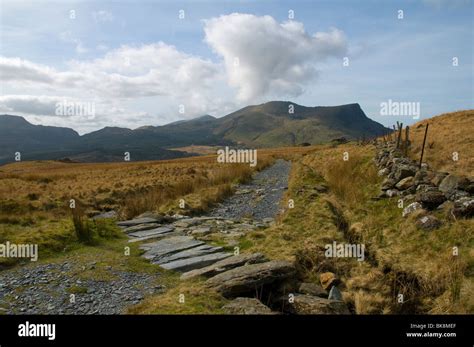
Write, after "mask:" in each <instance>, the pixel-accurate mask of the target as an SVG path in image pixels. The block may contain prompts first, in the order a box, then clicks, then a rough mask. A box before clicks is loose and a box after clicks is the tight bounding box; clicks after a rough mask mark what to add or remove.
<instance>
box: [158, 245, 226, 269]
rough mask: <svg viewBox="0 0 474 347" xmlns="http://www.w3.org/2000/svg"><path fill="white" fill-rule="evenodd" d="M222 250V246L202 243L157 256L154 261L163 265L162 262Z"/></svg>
mask: <svg viewBox="0 0 474 347" xmlns="http://www.w3.org/2000/svg"><path fill="white" fill-rule="evenodd" d="M220 251H222V247H213V246H210V245H206V244H204V245H200V246H197V247H193V248H190V249H186V250H184V251H181V252H178V253H173V254H170V255H166V256H164V257H161V258H158V259H157V258H155V259H154V260H153V262H152V263H153V264H160V265H161V264H165V263H169V262H172V261H176V260H180V259H187V258H194V257H198V256H201V255H206V254H211V253H216V252H220Z"/></svg>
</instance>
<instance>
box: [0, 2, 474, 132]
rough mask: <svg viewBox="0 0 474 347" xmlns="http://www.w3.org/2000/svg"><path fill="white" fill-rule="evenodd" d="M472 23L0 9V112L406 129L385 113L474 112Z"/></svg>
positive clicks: (276, 8)
mask: <svg viewBox="0 0 474 347" xmlns="http://www.w3.org/2000/svg"><path fill="white" fill-rule="evenodd" d="M382 4H383V5H382ZM473 18H474V0H400V1H395V0H394V1H390V0H386V1H383V2H382V1H380V0H379V1H375V0H345V1H342V0H333V1H327V0H326V1H317V0H316V1H314V0H313V1H277V0H274V1H264V0H260V1H225V0H224V1H217V0H212V1H210V0H194V1H151V0H147V1H143V0H137V1H131V0H130V1H129V0H119V1H111V2H109V1H42V0H36V1H22V0H14V1H10V0H2V1H1V2H0V25H1V29H0V81H1V84H0V113H2V114H3V113H6V114H14V115H21V116H24V117H25V118H26V119H27V120H29V121H30V122H32V123H34V124H42V125H54V126H65V127H70V128H73V129H75V130H76V131H78V132H79V133H81V134H83V133H87V132H91V131H94V130H98V129H100V128H103V127H105V126H119V127H127V128H132V129H133V128H137V127H140V126H143V125H163V124H166V123H170V122H173V121H176V120H182V119H191V118H194V117H197V116H201V115H205V114H210V115H213V116H216V117H221V116H224V115H226V114H228V113H231V112H233V111H236V110H238V109H240V108H242V107H245V106H247V105H249V104H252V105H253V104H260V103H264V102H268V101H272V100H285V101H292V102H294V103H297V104H300V105H304V106H333V105H342V104H348V103H359V104H360V105H361V107H362V109H363V110H364V111H365V113H366V114H367V115H368V116H369V117H370V118H372V119H374V120H376V121H378V122H380V123H382V124H384V125H387V126H390V125H392V124H394V123H395V122H396V121H397V120H399V121H402V122H404V124H411V123H413V122H415V121H417V119H416V118H417V116H418V113H414V112H412V110H411V109H405V111H406V112H405V113H403V112H402V113H397V111H396V110H394V109H392V111H391V112H388V113H387V112H382V109H383V107H382V105H387V103H389V102H390V103H391V105H395V104H397V103H405V105H408V103H409V105H413V106H415V105H417V106H419V110H420V112H419V116H420V117H419V118H420V119H423V118H429V117H432V116H434V115H437V114H441V113H444V112H452V111H456V110H461V109H473V108H474V105H473V103H474V64H473V63H474V61H473V60H474V59H473V47H474V24H473V23H474V20H473ZM61 106H64V107H61ZM413 109H416V108H415V107H414V108H413Z"/></svg>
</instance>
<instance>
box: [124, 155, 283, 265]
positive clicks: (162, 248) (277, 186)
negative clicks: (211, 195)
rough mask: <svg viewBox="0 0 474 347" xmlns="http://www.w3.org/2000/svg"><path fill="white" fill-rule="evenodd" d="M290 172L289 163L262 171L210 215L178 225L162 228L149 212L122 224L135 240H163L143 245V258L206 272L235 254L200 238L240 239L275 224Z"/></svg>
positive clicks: (182, 220) (179, 219)
mask: <svg viewBox="0 0 474 347" xmlns="http://www.w3.org/2000/svg"><path fill="white" fill-rule="evenodd" d="M290 168H291V164H290V163H289V162H288V161H284V160H281V159H279V160H277V161H276V162H275V164H273V165H272V166H270V167H268V168H266V169H264V170H262V171H260V172H258V173H256V174H255V176H254V179H253V180H252V182H250V183H248V184H241V185H239V186H238V187H237V188H236V192H235V194H234V195H233V196H231V197H230V198H228V199H227V200H225V201H224V202H223V203H221V204H219V205H218V206H217V207H216V208H215V209H213V210H212V211H211V212H210V214H209V215H208V216H201V217H195V218H188V217H185V216H180V215H175V216H173V218H174V219H175V221H174V222H172V223H168V224H165V225H160V223H159V222H160V221H159V219H158V218H159V217H157V218H153V214H148V215H147V214H145V215H142V216H139V217H138V218H136V219H133V220H128V221H121V222H118V223H117V225H118V226H120V227H121V228H122V229H123V231H124V232H125V233H127V234H128V236H129V237H130V242H137V241H145V240H151V239H158V240H155V241H153V242H149V243H144V244H142V245H141V246H140V248H141V249H143V250H144V251H145V253H144V255H143V256H144V257H145V258H146V259H149V260H150V261H151V262H152V263H153V264H159V265H160V266H161V267H163V268H165V269H168V270H175V271H181V272H186V271H191V270H196V269H200V268H204V267H206V266H209V265H212V264H213V263H215V262H218V261H221V260H223V259H226V258H228V257H231V256H232V255H233V253H229V252H225V251H224V250H223V248H222V247H213V246H211V245H209V244H206V243H205V242H204V241H202V240H199V239H197V238H200V237H202V236H205V235H207V234H212V233H222V234H227V235H228V236H229V237H230V238H232V237H233V238H238V237H241V236H243V235H245V233H247V232H249V231H252V230H255V229H257V228H261V227H267V226H269V225H270V224H271V223H272V222H273V217H275V216H276V215H277V214H278V212H279V210H280V201H281V198H282V196H283V194H284V192H285V190H286V189H287V188H288V175H289V172H290ZM246 218H247V219H246Z"/></svg>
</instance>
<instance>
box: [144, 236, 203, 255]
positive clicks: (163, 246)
mask: <svg viewBox="0 0 474 347" xmlns="http://www.w3.org/2000/svg"><path fill="white" fill-rule="evenodd" d="M202 244H204V242H203V241H199V240H196V239H194V238H192V237H189V236H174V237H169V238H166V239H163V240H160V241H156V242H152V243H146V244H144V245H141V246H140V249H144V250H146V253H145V254H144V255H143V257H144V258H146V259H155V258H159V257H163V256H164V255H166V254H171V253H176V252H179V251H183V250H185V249H188V248H193V247H196V246H200V245H202Z"/></svg>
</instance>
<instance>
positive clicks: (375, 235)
mask: <svg viewBox="0 0 474 347" xmlns="http://www.w3.org/2000/svg"><path fill="white" fill-rule="evenodd" d="M469 117H471V118H472V111H463V112H458V113H454V114H450V115H442V116H440V117H436V118H433V119H432V120H431V123H430V133H429V140H428V141H429V142H434V143H433V144H431V145H430V147H431V148H429V149H427V152H426V157H425V158H426V162H428V164H430V165H431V166H432V167H434V168H436V169H438V170H443V171H447V172H456V173H458V174H464V175H470V176H472V173H473V172H474V162H473V161H472V146H470V145H469V143H470V142H469V141H471V142H472V140H471V135H470V134H471V133H472V126H471V125H470V124H469V122H468V120H469V119H470V118H469ZM439 120H441V121H439ZM420 123H421V124H422V123H423V122H420ZM458 123H459V124H462V125H461V126H459V127H458V128H456V129H458V130H456V131H455V132H452V131H448V130H449V126H448V127H446V129H445V125H446V124H453V126H454V124H458ZM412 129H413V130H412V138H413V146H412V149H413V152H412V153H411V155H412V156H415V157H416V155H418V154H417V153H418V150H417V148H418V145H419V141H420V132H421V131H422V130H423V126H419V124H415V125H414V126H412ZM421 140H422V139H421ZM435 149H436V151H435ZM454 150H456V151H458V152H459V154H460V156H459V161H453V160H449V159H450V158H451V152H452V151H454ZM344 153H346V154H348V155H349V160H347V161H345V160H343V156H344ZM374 155H375V148H374V146H372V145H358V144H355V143H348V144H343V145H337V146H336V145H319V146H312V147H295V148H281V149H272V150H261V151H259V165H258V167H257V168H256V169H261V168H263V167H265V166H266V165H268V164H270V163H271V162H272V160H274V159H275V158H280V157H284V158H286V159H291V160H292V162H293V166H292V170H291V175H290V183H289V187H288V190H287V193H286V196H285V199H284V201H283V202H282V204H284V205H286V201H288V200H289V199H292V200H294V208H287V209H286V212H285V213H284V214H283V215H281V216H280V218H279V219H278V221H277V223H276V224H275V225H274V226H272V227H270V228H268V229H266V230H256V231H252V232H250V233H248V234H246V235H245V236H243V237H241V238H240V239H239V246H240V250H241V252H243V253H245V252H262V253H264V254H265V255H266V256H267V257H268V258H270V259H289V260H292V261H295V262H296V264H297V268H298V272H299V276H300V278H301V279H302V280H305V281H310V282H318V280H319V274H320V273H323V272H326V271H331V272H334V273H335V274H337V275H338V276H339V277H340V278H341V279H342V285H341V289H342V292H343V294H344V297H345V300H346V301H347V302H348V304H349V306H350V307H351V308H352V309H353V310H354V311H355V312H356V313H358V314H393V313H410V312H412V313H441V314H450V313H473V312H474V220H472V219H458V220H452V219H448V218H445V217H446V216H444V215H443V213H444V212H443V211H441V210H440V211H436V212H434V214H435V215H436V216H437V217H439V219H441V220H443V225H442V226H441V227H440V228H439V229H437V230H434V231H429V232H428V231H423V230H420V229H418V228H417V227H416V224H415V219H416V214H414V215H411V216H409V217H402V213H401V209H400V208H399V206H398V203H397V198H395V197H394V198H387V199H381V200H377V199H373V198H374V197H375V196H377V195H378V193H379V191H380V183H381V180H382V178H381V177H379V176H378V175H377V168H376V166H375V165H374V163H373V160H372V159H373V158H374ZM446 158H448V159H446ZM250 175H251V168H250V167H249V166H248V165H235V166H233V167H232V169H229V168H228V167H227V166H226V167H225V168H223V167H220V166H219V165H218V164H217V163H216V158H215V156H204V157H193V158H188V159H179V160H171V161H161V162H139V163H114V164H71V163H58V162H25V163H17V164H11V165H7V166H3V167H0V194H1V196H2V199H1V202H0V242H4V241H6V240H10V241H12V242H18V243H20V242H34V243H39V244H40V249H43V250H46V251H45V253H43V255H45V254H46V256H42V257H41V261H43V262H52V261H62V260H64V259H65V258H67V259H75V260H77V261H79V262H84V263H87V262H90V261H97V262H98V266H97V269H96V270H94V271H89V272H86V273H85V274H84V275H85V276H86V275H87V276H91V277H95V276H99V277H100V276H101V273H100V271H99V270H100V269H102V268H104V267H106V266H113V267H121V268H124V269H128V270H131V271H145V272H146V271H151V272H155V273H160V275H161V276H162V277H161V280H162V281H164V282H165V284H166V288H167V290H166V291H165V292H164V293H162V294H159V295H153V296H149V297H147V298H145V300H144V301H143V302H142V303H140V304H139V305H137V306H134V307H131V308H130V309H129V312H130V313H183V314H187V313H189V314H196V313H219V312H220V308H221V307H222V305H223V303H224V302H225V301H226V300H225V299H223V298H222V297H221V296H219V295H218V294H217V293H214V292H212V291H209V290H208V289H206V288H205V287H204V285H203V281H202V280H200V279H194V280H188V281H180V280H179V276H178V275H177V274H174V273H172V272H168V271H164V270H161V269H160V268H159V267H158V266H154V265H150V264H148V263H147V262H146V261H144V260H143V259H141V258H140V257H139V254H140V251H139V250H138V247H137V245H136V244H132V245H131V256H130V257H123V247H124V245H126V244H127V241H126V240H125V239H124V238H123V237H121V236H120V234H117V233H115V232H114V227H113V226H112V225H108V224H105V225H94V226H93V227H94V228H96V229H97V233H98V234H99V235H101V236H100V237H99V239H98V240H97V242H96V243H95V244H93V245H84V244H82V243H78V241H77V238H76V235H75V233H74V227H73V223H72V221H71V216H70V212H69V210H68V209H67V203H68V201H69V199H70V198H71V197H74V198H76V199H77V200H78V201H80V203H81V205H82V206H83V208H84V211H85V213H86V214H87V213H92V212H94V211H103V210H108V209H115V210H117V211H118V212H119V214H120V215H121V216H122V217H124V218H128V217H133V216H136V215H138V214H140V213H142V212H145V211H160V212H169V213H173V212H177V211H180V210H179V208H178V200H179V199H180V198H184V199H185V201H186V203H187V205H188V206H187V208H186V211H185V212H187V213H193V212H203V211H205V210H206V209H208V208H209V207H210V205H212V204H213V203H214V202H215V201H217V200H219V199H222V198H223V197H224V196H226V195H227V194H230V193H231V192H232V186H233V184H234V183H236V182H239V181H245V180H247V179H249V177H250ZM219 241H220V240H219V239H218V238H216V239H215V240H214V242H215V243H216V244H219ZM333 241H337V242H341V243H343V242H349V243H363V244H365V246H366V259H365V261H363V262H359V261H357V260H356V259H351V258H326V257H325V256H324V245H325V244H328V243H332V242H333ZM454 246H456V247H458V248H459V256H453V253H452V248H453V247H454ZM4 265H7V264H4ZM8 265H11V264H8ZM180 294H184V295H185V297H186V303H185V304H182V303H180V302H179V301H178V296H179V295H180ZM399 294H403V296H404V302H403V303H399V302H398V301H397V298H398V295H399Z"/></svg>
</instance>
